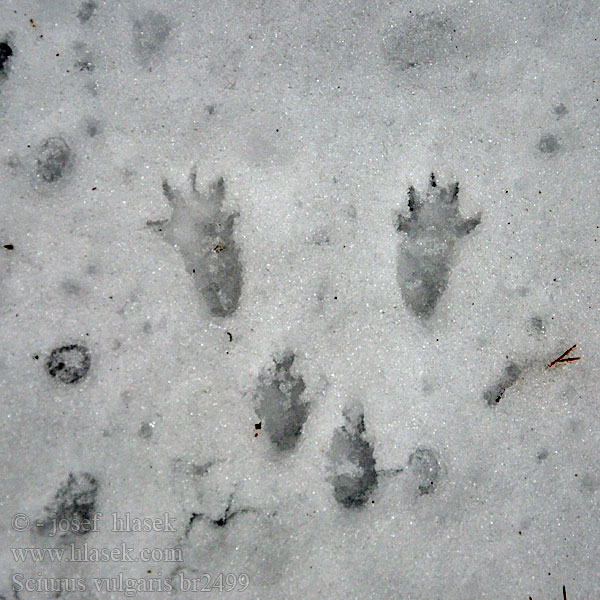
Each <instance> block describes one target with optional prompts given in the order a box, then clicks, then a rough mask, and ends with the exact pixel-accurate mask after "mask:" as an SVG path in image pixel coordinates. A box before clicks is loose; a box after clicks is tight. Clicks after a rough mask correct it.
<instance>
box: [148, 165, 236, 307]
mask: <svg viewBox="0 0 600 600" xmlns="http://www.w3.org/2000/svg"><path fill="white" fill-rule="evenodd" d="M190 187H191V190H190V192H189V194H187V195H186V196H184V195H183V194H182V193H181V192H179V191H178V190H175V189H173V188H172V187H171V186H170V185H169V183H168V181H167V180H166V179H165V180H163V184H162V188H163V193H164V195H165V197H166V198H167V200H168V201H169V203H170V204H171V206H172V209H173V212H172V214H171V218H170V219H168V220H167V221H155V222H149V223H148V225H149V226H150V227H152V228H153V229H154V230H155V231H157V232H160V233H161V234H162V235H163V237H164V238H165V240H166V241H167V242H169V243H170V244H171V245H172V246H173V247H174V248H175V249H176V250H177V251H178V252H179V253H180V254H181V256H182V258H183V262H184V264H185V269H186V271H187V272H188V273H189V274H190V275H191V276H192V278H193V280H194V284H195V286H196V289H197V290H198V291H199V292H200V294H201V296H202V297H203V298H204V300H205V302H206V304H207V305H208V308H209V310H210V312H211V313H212V314H213V315H215V316H218V317H227V316H230V315H232V314H233V313H234V312H235V311H236V310H237V308H238V306H239V303H240V296H241V293H242V279H243V275H242V263H241V260H240V251H239V248H238V246H237V244H236V242H235V237H234V233H235V219H236V217H238V216H239V215H238V213H226V212H224V211H223V201H224V199H225V181H224V180H223V178H222V177H219V178H217V179H215V180H214V181H213V182H212V183H211V184H210V185H209V188H208V191H207V192H205V193H200V192H198V190H197V189H196V173H195V171H192V173H191V174H190Z"/></svg>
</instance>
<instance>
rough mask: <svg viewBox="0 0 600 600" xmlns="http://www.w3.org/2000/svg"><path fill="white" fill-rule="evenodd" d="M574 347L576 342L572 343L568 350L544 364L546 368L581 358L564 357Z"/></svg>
mask: <svg viewBox="0 0 600 600" xmlns="http://www.w3.org/2000/svg"><path fill="white" fill-rule="evenodd" d="M575 348H577V344H573V345H572V346H571V347H570V348H569V349H568V350H566V351H565V352H563V353H562V354H561V355H560V356H559V357H558V358H557V359H556V360H553V361H552V362H551V363H550V364H548V365H546V366H547V367H548V368H550V367H553V366H554V365H555V364H557V363H566V362H574V361H576V360H581V356H571V357H569V358H566V356H567V355H568V354H570V353H571V352H572V351H573V350H574V349H575Z"/></svg>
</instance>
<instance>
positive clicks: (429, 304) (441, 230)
mask: <svg viewBox="0 0 600 600" xmlns="http://www.w3.org/2000/svg"><path fill="white" fill-rule="evenodd" d="M408 208H409V210H410V214H409V215H408V217H405V216H403V215H399V217H398V225H397V229H398V232H400V234H401V235H402V240H401V242H400V247H399V252H398V282H399V284H400V290H401V292H402V298H403V299H404V302H405V304H406V306H407V307H408V309H409V310H410V311H411V312H412V313H413V314H414V315H415V316H417V317H419V318H422V319H428V318H429V317H431V315H432V314H433V312H434V310H435V307H436V305H437V303H438V301H439V299H440V297H441V296H442V294H443V293H444V292H445V291H446V288H447V287H448V282H449V280H450V270H451V266H452V261H453V259H454V256H455V253H456V248H455V246H456V242H457V240H459V239H460V238H462V237H465V236H466V235H468V234H469V233H471V231H473V229H475V227H477V225H479V223H480V222H481V220H480V217H479V215H477V216H475V217H472V218H470V219H465V218H463V217H462V216H461V214H460V213H459V211H458V183H455V184H452V185H449V186H448V187H447V188H439V187H438V185H437V183H436V180H435V175H434V174H433V173H432V174H431V179H430V181H429V188H428V190H427V193H426V195H425V198H421V196H420V195H419V194H418V193H417V191H416V190H415V188H414V187H412V186H411V187H410V188H409V190H408Z"/></svg>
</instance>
